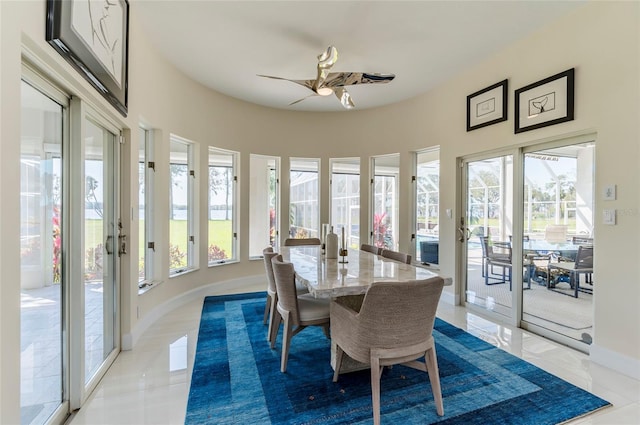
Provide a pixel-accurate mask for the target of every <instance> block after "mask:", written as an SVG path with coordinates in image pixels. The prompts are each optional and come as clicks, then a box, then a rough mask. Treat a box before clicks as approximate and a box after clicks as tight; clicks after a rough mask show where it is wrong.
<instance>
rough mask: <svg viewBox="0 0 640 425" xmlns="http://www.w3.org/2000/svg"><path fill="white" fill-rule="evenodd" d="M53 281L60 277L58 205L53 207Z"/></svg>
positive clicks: (60, 253) (60, 252) (60, 243)
mask: <svg viewBox="0 0 640 425" xmlns="http://www.w3.org/2000/svg"><path fill="white" fill-rule="evenodd" d="M52 224H53V232H52V233H53V282H54V283H60V279H61V277H62V273H61V268H62V237H61V235H60V207H58V206H54V207H53V218H52Z"/></svg>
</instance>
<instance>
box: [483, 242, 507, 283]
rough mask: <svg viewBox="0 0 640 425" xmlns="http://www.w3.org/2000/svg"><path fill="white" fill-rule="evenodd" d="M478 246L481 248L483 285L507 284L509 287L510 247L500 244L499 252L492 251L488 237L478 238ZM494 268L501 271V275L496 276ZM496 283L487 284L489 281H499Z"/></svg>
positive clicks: (492, 247)
mask: <svg viewBox="0 0 640 425" xmlns="http://www.w3.org/2000/svg"><path fill="white" fill-rule="evenodd" d="M480 244H481V246H482V276H483V277H484V284H485V285H497V284H500V283H506V282H509V285H511V246H509V244H500V248H499V249H500V252H496V251H494V246H493V244H492V243H490V241H489V236H480ZM494 267H499V268H500V269H501V270H502V273H501V274H496V273H495V272H494V271H493V270H494ZM495 276H502V280H499V281H498V282H489V279H499V277H495Z"/></svg>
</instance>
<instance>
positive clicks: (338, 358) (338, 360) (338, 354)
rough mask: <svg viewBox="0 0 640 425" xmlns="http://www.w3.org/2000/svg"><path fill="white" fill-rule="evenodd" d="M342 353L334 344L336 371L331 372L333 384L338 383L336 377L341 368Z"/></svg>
mask: <svg viewBox="0 0 640 425" xmlns="http://www.w3.org/2000/svg"><path fill="white" fill-rule="evenodd" d="M343 354H344V351H342V348H340V346H339V345H338V344H336V370H334V371H333V382H338V376H339V375H340V367H341V366H342V355H343Z"/></svg>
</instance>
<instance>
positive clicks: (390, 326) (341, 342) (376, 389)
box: [331, 277, 444, 424]
mask: <svg viewBox="0 0 640 425" xmlns="http://www.w3.org/2000/svg"><path fill="white" fill-rule="evenodd" d="M443 285H444V280H443V279H442V278H441V277H434V278H431V279H425V280H413V281H408V282H374V283H373V284H371V286H370V287H369V289H368V290H367V293H366V294H365V295H364V297H363V296H362V295H359V296H346V297H338V298H336V299H335V300H334V301H332V302H331V340H332V341H333V342H335V344H336V364H335V371H334V374H333V381H334V382H337V381H338V376H339V374H340V366H341V364H342V359H343V355H344V354H345V353H346V354H347V355H348V356H349V357H351V358H352V359H354V360H356V361H359V362H361V363H364V364H368V365H370V366H371V399H372V404H373V423H374V424H380V377H381V372H382V368H383V367H384V366H391V365H395V364H403V365H405V366H409V367H412V368H414V369H418V370H421V371H424V372H427V373H428V375H429V381H430V382H431V390H432V392H433V398H434V400H435V405H436V411H437V413H438V415H440V416H443V415H444V407H443V403H442V393H441V390H440V377H439V374H438V360H437V357H436V348H435V343H434V339H433V335H432V331H433V324H434V321H435V317H436V308H437V306H438V300H439V299H440V295H441V294H442V288H443ZM419 359H422V361H419Z"/></svg>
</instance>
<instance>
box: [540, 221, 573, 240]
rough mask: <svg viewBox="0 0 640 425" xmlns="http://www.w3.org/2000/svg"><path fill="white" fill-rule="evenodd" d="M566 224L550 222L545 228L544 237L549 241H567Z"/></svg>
mask: <svg viewBox="0 0 640 425" xmlns="http://www.w3.org/2000/svg"><path fill="white" fill-rule="evenodd" d="M567 229H568V226H567V225H566V224H549V225H548V226H547V227H546V228H545V229H544V239H545V240H546V241H547V242H552V243H553V242H566V241H567Z"/></svg>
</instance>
